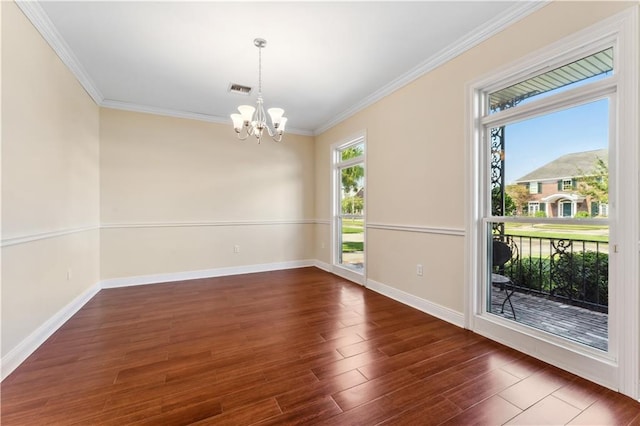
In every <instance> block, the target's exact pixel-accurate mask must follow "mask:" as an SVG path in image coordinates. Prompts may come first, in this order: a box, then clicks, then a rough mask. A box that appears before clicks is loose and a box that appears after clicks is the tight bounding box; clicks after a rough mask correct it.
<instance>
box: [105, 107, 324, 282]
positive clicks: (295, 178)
mask: <svg viewBox="0 0 640 426" xmlns="http://www.w3.org/2000/svg"><path fill="white" fill-rule="evenodd" d="M100 170H101V190H100V194H101V206H102V210H101V219H102V224H103V226H104V227H105V228H104V229H103V230H102V249H101V266H102V279H111V278H120V277H131V276H140V275H154V274H161V273H176V272H184V271H194V270H203V269H212V268H220V267H229V266H243V265H255V264H264V263H277V262H285V261H295V260H305V259H313V257H314V252H313V239H314V235H313V231H314V229H313V226H314V225H313V223H312V222H313V214H314V185H313V180H314V177H315V174H314V171H315V169H314V148H313V138H312V137H308V136H299V135H293V134H287V135H286V136H285V138H284V141H283V142H281V143H275V142H273V141H271V139H270V138H268V137H267V138H266V139H264V140H263V141H262V143H261V144H259V145H258V144H257V143H256V142H255V139H247V140H246V141H238V140H237V139H236V138H235V133H234V132H233V130H232V129H231V127H230V126H228V125H222V124H213V123H206V122H201V121H194V120H186V119H179V118H170V117H163V116H157V115H151V114H142V113H134V112H126V111H118V110H113V109H101V111H100ZM229 222H233V223H234V224H229ZM242 222H245V223H246V222H248V223H250V225H246V224H243V223H242ZM187 224H189V226H185V225H187ZM151 225H153V226H151ZM235 245H239V246H240V253H234V251H233V248H234V246H235Z"/></svg>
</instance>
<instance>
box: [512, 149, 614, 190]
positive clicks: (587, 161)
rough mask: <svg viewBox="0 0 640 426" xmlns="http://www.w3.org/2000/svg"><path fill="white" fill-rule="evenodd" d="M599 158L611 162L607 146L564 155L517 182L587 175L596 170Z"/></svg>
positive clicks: (606, 162)
mask: <svg viewBox="0 0 640 426" xmlns="http://www.w3.org/2000/svg"><path fill="white" fill-rule="evenodd" d="M598 159H602V160H603V161H604V162H605V164H608V163H609V156H608V150H607V149H606V148H605V149H596V150H593V151H583V152H574V153H572V154H566V155H563V156H562V157H558V158H556V159H555V160H553V161H551V162H549V163H547V164H545V165H544V166H542V167H539V168H537V169H535V170H534V171H532V172H531V173H528V174H526V175H524V176H522V177H521V178H519V179H516V182H530V181H539V180H549V179H561V178H570V177H576V176H586V175H589V174H592V173H593V172H595V165H596V162H597V160H598Z"/></svg>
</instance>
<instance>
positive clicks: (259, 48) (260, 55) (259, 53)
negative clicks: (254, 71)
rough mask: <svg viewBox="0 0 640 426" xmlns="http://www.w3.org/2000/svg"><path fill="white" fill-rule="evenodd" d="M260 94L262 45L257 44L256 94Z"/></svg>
mask: <svg viewBox="0 0 640 426" xmlns="http://www.w3.org/2000/svg"><path fill="white" fill-rule="evenodd" d="M261 95H262V46H258V96H261Z"/></svg>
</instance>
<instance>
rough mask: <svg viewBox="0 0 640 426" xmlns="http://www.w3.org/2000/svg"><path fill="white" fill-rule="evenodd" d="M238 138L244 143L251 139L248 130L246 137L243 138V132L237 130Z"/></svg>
mask: <svg viewBox="0 0 640 426" xmlns="http://www.w3.org/2000/svg"><path fill="white" fill-rule="evenodd" d="M236 136H237V138H238V139H240V140H241V141H243V140H246V139H247V138H248V137H249V132H247V131H246V128H245V132H244V137H243V136H242V131H240V132H238V131H237V130H236Z"/></svg>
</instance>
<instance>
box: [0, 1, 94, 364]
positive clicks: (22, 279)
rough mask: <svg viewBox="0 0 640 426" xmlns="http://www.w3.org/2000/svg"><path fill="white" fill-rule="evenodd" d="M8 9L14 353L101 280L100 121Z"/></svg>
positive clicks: (6, 163)
mask: <svg viewBox="0 0 640 426" xmlns="http://www.w3.org/2000/svg"><path fill="white" fill-rule="evenodd" d="M1 7H2V242H3V244H2V356H3V357H4V356H5V355H6V354H7V353H9V352H10V351H11V350H12V349H14V348H15V347H16V346H17V345H18V344H19V343H20V342H22V341H23V340H24V339H26V338H27V337H28V336H29V335H30V334H31V333H33V332H34V331H35V330H36V329H37V328H38V327H40V326H42V325H43V324H44V323H45V322H46V321H47V320H49V319H50V318H51V317H52V316H53V315H55V314H56V313H58V312H59V311H60V310H61V309H62V308H63V307H65V306H66V305H67V304H68V303H70V302H71V301H72V300H73V299H74V298H76V297H78V296H79V295H81V294H82V293H83V292H84V291H86V290H87V289H89V288H90V287H92V286H94V285H95V284H96V283H97V282H98V280H99V256H98V250H99V231H98V226H99V194H98V190H99V170H98V166H99V164H98V154H99V152H98V150H99V147H98V120H99V115H98V107H97V106H96V105H95V104H94V102H93V101H92V100H91V98H90V97H89V96H88V95H87V94H86V93H85V91H84V90H83V89H82V87H81V86H80V84H79V83H78V82H77V81H76V79H75V78H74V76H73V75H72V74H71V72H69V70H68V69H67V68H66V67H65V66H64V64H63V63H62V62H61V61H60V59H59V58H58V57H57V56H56V54H55V53H54V52H53V51H52V50H51V48H50V47H49V46H48V45H47V43H46V42H45V41H44V40H43V39H42V37H41V36H40V34H39V33H38V32H37V31H36V30H35V29H34V28H33V26H32V25H31V23H30V22H29V21H28V20H27V19H26V18H25V17H24V15H23V14H22V12H21V11H20V10H19V9H18V7H17V6H16V5H15V4H14V3H13V2H2V5H1ZM87 228H88V230H84V231H78V232H73V233H70V234H67V235H60V234H64V233H65V232H67V231H74V230H76V231H77V230H78V229H87ZM43 234H48V235H49V236H50V237H48V238H44V237H45V236H46V235H43ZM68 272H70V276H68Z"/></svg>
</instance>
